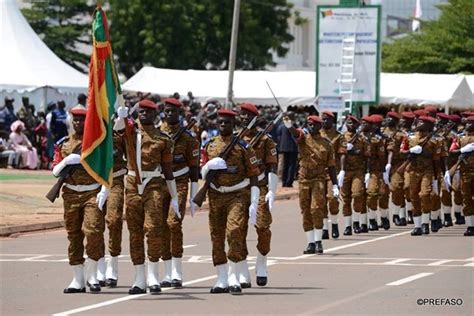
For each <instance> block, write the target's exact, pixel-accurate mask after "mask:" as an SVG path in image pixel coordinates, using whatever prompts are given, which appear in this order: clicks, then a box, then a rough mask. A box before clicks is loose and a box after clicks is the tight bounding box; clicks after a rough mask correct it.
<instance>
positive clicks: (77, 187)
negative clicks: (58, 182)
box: [64, 183, 100, 192]
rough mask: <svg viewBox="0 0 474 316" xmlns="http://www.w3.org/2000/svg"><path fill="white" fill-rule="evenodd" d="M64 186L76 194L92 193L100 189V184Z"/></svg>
mask: <svg viewBox="0 0 474 316" xmlns="http://www.w3.org/2000/svg"><path fill="white" fill-rule="evenodd" d="M64 186H65V187H66V188H68V189H71V190H73V191H76V192H86V191H93V190H95V189H98V188H99V187H100V184H98V183H92V184H85V185H82V184H79V185H74V184H69V183H65V184H64Z"/></svg>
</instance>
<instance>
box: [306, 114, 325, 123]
mask: <svg viewBox="0 0 474 316" xmlns="http://www.w3.org/2000/svg"><path fill="white" fill-rule="evenodd" d="M308 122H311V123H322V122H323V120H322V119H321V118H320V117H319V116H317V115H310V116H308Z"/></svg>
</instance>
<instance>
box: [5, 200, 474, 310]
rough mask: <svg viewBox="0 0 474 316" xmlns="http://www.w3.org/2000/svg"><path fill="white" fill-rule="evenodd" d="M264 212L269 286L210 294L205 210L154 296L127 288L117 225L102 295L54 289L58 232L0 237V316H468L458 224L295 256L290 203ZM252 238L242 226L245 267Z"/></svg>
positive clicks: (67, 274)
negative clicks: (269, 214)
mask: <svg viewBox="0 0 474 316" xmlns="http://www.w3.org/2000/svg"><path fill="white" fill-rule="evenodd" d="M273 214H274V224H273V240H272V248H273V249H272V251H271V254H270V256H271V258H270V259H271V260H270V261H269V262H270V263H271V266H270V267H269V284H268V286H266V287H263V288H258V287H256V286H255V285H254V287H253V288H251V289H248V290H244V295H242V296H231V295H228V294H221V295H211V294H209V288H210V287H211V286H212V285H213V284H214V282H215V270H214V268H213V267H212V261H211V257H210V252H211V250H210V237H209V232H208V226H207V213H199V214H198V215H197V216H196V217H195V218H193V219H191V218H186V220H185V244H186V249H185V257H184V259H183V261H184V264H183V265H184V267H183V269H184V274H185V287H184V288H183V289H171V290H169V289H166V290H165V291H163V293H162V294H161V295H158V296H151V295H148V294H144V295H136V296H129V295H128V294H127V293H128V288H129V286H130V284H131V283H132V282H133V281H132V279H133V267H132V265H131V263H130V258H129V256H128V254H129V251H128V239H127V235H128V234H127V232H126V230H124V254H123V256H122V258H121V260H120V263H119V269H120V279H119V287H118V288H115V289H103V292H102V293H101V294H90V293H86V294H75V295H65V294H62V289H63V288H64V287H65V286H67V285H68V284H69V282H70V279H71V276H72V272H71V270H70V268H69V266H68V264H67V257H66V255H65V254H66V249H67V243H66V234H65V231H64V230H56V231H48V232H42V233H36V234H27V235H21V236H18V237H17V238H6V239H1V240H0V242H1V245H0V264H1V284H0V298H1V310H0V311H1V314H2V315H14V314H62V315H67V314H84V315H85V314H101V315H103V314H129V315H136V314H172V313H173V314H299V315H300V314H302V315H312V314H325V315H349V314H359V315H382V314H384V315H394V314H397V315H412V314H417V315H423V314H430V315H432V314H439V315H473V314H474V310H473V308H474V307H473V301H474V239H473V238H468V237H463V236H462V233H463V231H464V230H465V227H454V228H449V229H446V228H445V229H442V230H441V231H440V232H439V233H437V234H431V235H429V236H422V237H411V236H410V234H409V232H410V227H408V228H403V229H402V228H392V229H391V230H389V231H378V232H371V233H369V234H363V235H354V236H351V237H344V238H340V239H339V240H329V241H325V242H324V248H325V254H324V255H319V256H317V255H302V250H303V248H304V247H305V243H306V241H305V236H304V233H303V231H302V228H301V218H300V214H299V208H298V206H297V201H295V200H290V201H281V202H278V203H277V204H276V209H275V210H274V212H273ZM255 237H256V236H255V233H254V232H251V234H250V235H249V249H250V253H251V255H252V256H253V257H250V261H251V263H250V266H251V268H252V269H253V266H254V261H255V254H256V249H255V240H256V238H255ZM161 268H162V267H161ZM161 272H162V271H161ZM251 273H252V275H254V271H251ZM430 299H432V300H433V301H431V302H430V301H428V300H430ZM435 299H452V301H448V303H451V305H446V304H447V303H446V302H445V301H441V300H439V301H434V300H435Z"/></svg>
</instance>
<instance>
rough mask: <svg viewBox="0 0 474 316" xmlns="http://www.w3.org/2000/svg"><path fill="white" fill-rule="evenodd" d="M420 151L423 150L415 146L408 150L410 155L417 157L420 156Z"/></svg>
mask: <svg viewBox="0 0 474 316" xmlns="http://www.w3.org/2000/svg"><path fill="white" fill-rule="evenodd" d="M422 151H423V148H421V146H420V145H416V146H413V147H411V148H410V153H411V154H415V155H419V154H421V152H422Z"/></svg>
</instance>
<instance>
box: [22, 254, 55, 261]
mask: <svg viewBox="0 0 474 316" xmlns="http://www.w3.org/2000/svg"><path fill="white" fill-rule="evenodd" d="M49 256H50V255H39V256H34V257H28V258H23V259H20V261H33V260H38V259H41V258H46V257H49Z"/></svg>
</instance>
